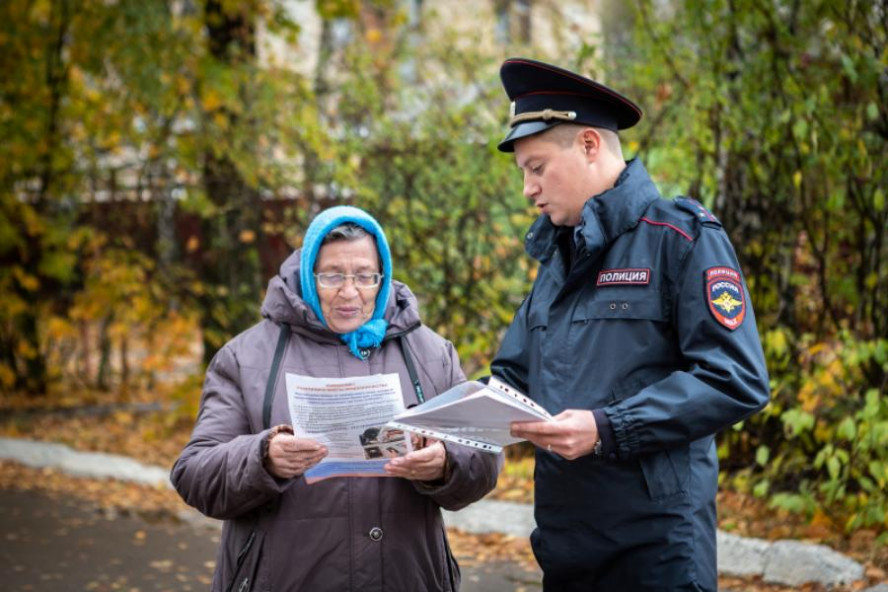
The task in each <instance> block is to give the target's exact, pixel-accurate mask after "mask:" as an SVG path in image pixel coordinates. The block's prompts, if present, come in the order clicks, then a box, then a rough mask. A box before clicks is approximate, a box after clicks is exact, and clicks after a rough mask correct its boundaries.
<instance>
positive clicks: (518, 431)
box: [510, 409, 598, 460]
mask: <svg viewBox="0 0 888 592" xmlns="http://www.w3.org/2000/svg"><path fill="white" fill-rule="evenodd" d="M553 419H554V420H555V421H520V422H512V424H511V426H510V428H511V433H512V435H513V436H515V437H517V438H524V439H526V440H528V441H530V442H532V443H533V444H535V445H536V446H539V447H540V448H543V449H546V450H548V451H549V452H554V453H555V454H558V455H560V456H562V457H564V458H566V459H568V460H574V459H576V458H579V457H581V456H585V455H587V454H589V453H590V452H592V449H593V448H594V447H595V443H596V442H597V441H598V425H597V424H596V423H595V416H594V415H592V412H591V411H588V410H585V409H567V410H565V411H562V412H561V413H559V414H558V415H556V416H555V417H554V418H553Z"/></svg>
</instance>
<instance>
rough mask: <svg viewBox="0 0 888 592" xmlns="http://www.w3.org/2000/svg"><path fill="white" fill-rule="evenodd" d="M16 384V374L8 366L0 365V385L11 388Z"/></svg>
mask: <svg viewBox="0 0 888 592" xmlns="http://www.w3.org/2000/svg"><path fill="white" fill-rule="evenodd" d="M14 384H15V372H13V370H12V368H10V367H9V366H7V365H6V364H2V363H0V385H2V386H3V387H5V388H11V387H12V386H13V385H14Z"/></svg>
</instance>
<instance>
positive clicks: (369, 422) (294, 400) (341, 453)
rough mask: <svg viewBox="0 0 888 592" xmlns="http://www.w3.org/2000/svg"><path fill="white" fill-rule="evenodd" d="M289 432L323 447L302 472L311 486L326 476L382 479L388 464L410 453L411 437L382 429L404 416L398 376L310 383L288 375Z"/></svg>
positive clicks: (325, 379)
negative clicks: (323, 455) (323, 452)
mask: <svg viewBox="0 0 888 592" xmlns="http://www.w3.org/2000/svg"><path fill="white" fill-rule="evenodd" d="M286 378H287V400H288V403H289V408H290V420H291V421H292V423H293V430H294V431H295V432H296V436H297V437H299V438H311V439H313V440H317V441H318V442H320V443H321V444H323V445H324V446H326V447H327V450H328V454H327V457H326V458H325V459H324V460H322V461H321V462H320V463H318V464H317V465H315V466H314V467H312V468H311V469H309V470H308V471H306V472H305V480H306V481H307V482H308V483H314V482H315V481H320V480H321V479H327V478H329V477H345V476H348V477H385V476H387V475H386V472H385V469H384V468H383V467H384V466H385V464H386V463H387V462H388V460H389V459H391V458H394V457H396V456H403V455H405V454H407V453H408V452H411V451H412V450H413V446H412V442H411V438H409V437H408V436H407V435H406V434H405V433H404V432H403V431H402V430H400V429H398V428H395V427H390V426H387V425H386V424H387V423H388V422H389V420H390V419H391V418H392V417H393V416H395V415H396V414H398V413H400V412H402V411H404V398H403V396H402V395H401V380H400V378H398V375H397V374H376V375H373V376H363V377H354V378H313V377H310V376H300V375H298V374H291V373H289V372H288V373H287V375H286Z"/></svg>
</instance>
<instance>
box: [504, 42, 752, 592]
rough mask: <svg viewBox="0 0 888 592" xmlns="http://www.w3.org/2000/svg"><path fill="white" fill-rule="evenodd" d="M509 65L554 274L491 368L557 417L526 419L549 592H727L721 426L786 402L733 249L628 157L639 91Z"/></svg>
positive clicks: (531, 192)
mask: <svg viewBox="0 0 888 592" xmlns="http://www.w3.org/2000/svg"><path fill="white" fill-rule="evenodd" d="M500 76H501V78H502V82H503V86H504V87H505V90H506V93H507V94H508V96H509V98H510V99H511V101H512V116H511V121H510V126H511V130H510V131H509V133H508V135H507V136H506V137H505V139H504V140H503V141H502V142H500V144H499V149H500V150H501V151H503V152H514V155H515V161H516V163H517V165H518V167H519V168H520V170H521V171H522V173H523V175H524V194H525V196H527V198H528V199H530V200H531V201H532V202H533V204H534V206H535V207H536V208H537V210H538V211H539V214H540V215H539V218H538V219H537V220H536V222H535V223H534V224H533V226H531V228H530V230H529V232H528V233H527V235H526V240H525V249H526V251H527V253H528V254H529V255H530V256H531V257H533V258H534V259H536V260H537V261H539V271H538V274H537V278H536V281H535V282H534V285H533V289H532V290H531V292H530V294H529V295H528V296H527V298H526V299H525V301H524V303H523V304H522V305H521V307H520V308H519V309H518V311H517V313H516V315H515V318H514V320H513V321H512V324H511V326H510V327H509V329H508V332H507V333H506V335H505V337H504V339H503V342H502V344H501V347H500V350H499V352H498V354H497V356H496V358H495V360H494V361H493V363H492V365H491V370H492V373H493V374H495V375H497V376H499V377H500V378H502V379H504V380H505V381H506V382H509V383H511V384H512V385H513V386H515V387H517V388H519V389H521V390H523V391H525V392H527V393H528V394H529V395H530V396H531V397H532V398H533V399H535V400H536V401H537V402H538V403H541V404H542V405H543V406H544V407H545V408H546V409H548V410H549V411H550V412H552V413H553V414H554V415H555V421H553V422H534V423H520V424H519V423H515V424H512V430H513V434H514V435H516V436H520V437H524V438H526V439H528V440H529V441H531V442H532V443H533V444H535V445H536V446H537V452H536V472H535V487H536V491H535V516H536V522H537V528H536V530H535V531H534V532H533V534H532V535H531V543H532V545H533V550H534V553H535V555H536V558H537V560H538V561H539V564H540V566H541V567H542V569H543V574H544V577H543V585H544V589H545V590H546V591H554V590H583V591H587V590H603V591H616V592H624V591H634V590H670V591H673V590H713V591H714V590H716V587H717V579H718V578H717V570H716V547H715V533H716V507H715V496H716V489H717V478H718V461H717V459H716V447H715V434H716V433H717V432H718V431H719V430H722V429H724V428H726V427H728V426H730V425H732V424H734V423H736V422H738V421H740V420H742V419H744V418H746V417H748V416H749V415H751V414H753V413H755V412H756V411H758V410H760V409H761V408H762V407H764V405H765V404H766V403H767V401H768V396H769V388H768V374H767V370H766V368H765V361H764V357H763V354H762V349H761V345H760V342H759V338H758V333H757V330H756V325H755V317H754V315H753V311H752V306H751V304H750V301H749V292H748V290H747V288H746V285H745V281H744V278H743V274H742V272H741V270H740V266H739V264H738V262H737V257H736V255H735V253H734V249H733V247H732V246H731V243H730V241H729V239H728V237H727V235H726V234H725V232H724V230H723V229H722V227H721V224H720V223H719V221H718V220H717V219H716V218H715V216H713V215H712V214H711V213H710V212H708V211H707V210H706V209H705V208H703V206H701V205H700V204H699V203H697V202H695V201H693V200H690V199H684V198H677V199H674V200H664V199H662V198H661V196H660V194H659V192H658V190H657V188H656V187H655V185H654V183H653V182H652V181H651V179H650V177H649V176H648V173H647V171H646V170H645V168H644V165H643V164H642V163H641V161H640V160H638V159H633V160H631V161H629V162H626V161H625V160H624V159H623V156H622V153H621V148H620V140H619V136H618V134H617V132H618V130H621V129H625V128H629V127H632V126H633V125H635V124H636V123H637V122H638V121H639V119H640V118H641V110H640V109H639V108H638V107H637V106H636V105H635V104H634V103H633V102H632V101H630V100H629V99H627V98H626V97H624V96H622V95H620V94H619V93H617V92H615V91H613V90H611V89H610V88H607V87H606V86H604V85H602V84H599V83H597V82H595V81H593V80H590V79H588V78H585V77H583V76H580V75H578V74H575V73H573V72H569V71H567V70H563V69H561V68H558V67H556V66H552V65H549V64H545V63H541V62H537V61H534V60H529V59H521V58H513V59H508V60H506V61H505V62H504V63H503V65H502V68H501V71H500Z"/></svg>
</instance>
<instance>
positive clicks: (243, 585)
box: [227, 530, 256, 592]
mask: <svg viewBox="0 0 888 592" xmlns="http://www.w3.org/2000/svg"><path fill="white" fill-rule="evenodd" d="M255 538H256V531H255V530H254V531H253V532H251V533H250V536H249V537H248V538H247V542H246V543H244V546H243V548H242V549H241V551H240V553H238V554H237V561H236V562H235V564H234V576H233V577H232V578H231V583H230V584H229V585H228V588H227V592H232V590H234V584H235V583H236V582H237V576H238V574H239V573H240V570H241V568H242V567H243V566H244V560H245V559H246V558H247V554H248V553H249V552H250V547H252V546H253V540H254V539H255ZM249 584H250V576H247V577H245V578H244V580H243V581H242V582H241V585H240V586H238V589H237V592H245V590H247V589H248V588H247V586H249Z"/></svg>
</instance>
